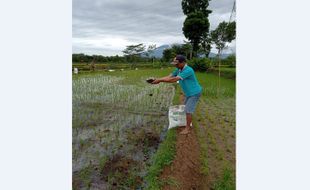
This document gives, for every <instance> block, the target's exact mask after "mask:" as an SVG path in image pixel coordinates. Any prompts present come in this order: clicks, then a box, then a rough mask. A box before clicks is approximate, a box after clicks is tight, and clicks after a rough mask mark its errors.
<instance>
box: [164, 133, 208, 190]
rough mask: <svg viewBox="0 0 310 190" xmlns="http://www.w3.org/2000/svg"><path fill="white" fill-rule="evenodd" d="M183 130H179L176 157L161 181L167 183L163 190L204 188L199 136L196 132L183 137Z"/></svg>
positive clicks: (196, 189) (166, 169)
mask: <svg viewBox="0 0 310 190" xmlns="http://www.w3.org/2000/svg"><path fill="white" fill-rule="evenodd" d="M182 129H183V128H179V129H177V133H178V134H177V143H176V149H177V153H176V157H175V159H174V160H173V162H172V164H171V165H170V166H169V167H166V168H165V169H164V171H163V173H162V175H161V179H163V181H165V182H166V185H165V186H164V187H163V190H173V189H178V190H183V189H184V190H194V189H195V190H199V189H202V187H203V184H202V183H203V182H202V181H203V179H204V176H203V175H202V174H201V172H200V160H199V156H200V146H199V143H198V141H197V136H196V134H195V132H194V130H192V131H191V133H190V134H188V135H181V134H179V133H180V131H182ZM167 183H168V184H167ZM169 184H170V185H169Z"/></svg>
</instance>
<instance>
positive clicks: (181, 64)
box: [152, 55, 202, 134]
mask: <svg viewBox="0 0 310 190" xmlns="http://www.w3.org/2000/svg"><path fill="white" fill-rule="evenodd" d="M171 64H173V65H174V66H175V67H176V69H175V70H174V71H173V72H172V73H171V74H170V75H169V76H166V77H163V78H159V79H156V80H155V81H153V82H152V84H159V83H160V82H168V83H173V82H177V81H179V84H180V85H181V88H182V90H183V92H184V94H185V97H186V99H185V112H186V127H185V129H183V130H182V131H181V133H180V134H188V133H189V132H190V128H191V123H192V114H193V113H194V111H195V108H196V105H197V102H198V100H199V98H200V96H201V92H202V88H201V86H200V84H199V82H198V80H197V78H196V76H195V72H194V70H193V69H192V68H191V67H190V66H188V65H187V64H186V58H185V57H184V56H183V55H177V56H176V57H175V58H174V60H173V62H172V63H171Z"/></svg>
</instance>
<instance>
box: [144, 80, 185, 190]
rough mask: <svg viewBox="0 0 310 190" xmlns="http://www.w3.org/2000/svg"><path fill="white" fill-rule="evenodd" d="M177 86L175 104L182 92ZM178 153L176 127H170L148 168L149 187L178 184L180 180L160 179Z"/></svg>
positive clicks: (151, 188)
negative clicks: (162, 172)
mask: <svg viewBox="0 0 310 190" xmlns="http://www.w3.org/2000/svg"><path fill="white" fill-rule="evenodd" d="M173 85H174V86H175V89H176V90H175V96H174V98H173V104H174V105H177V104H179V101H180V100H179V97H180V96H179V95H180V93H181V90H180V87H179V86H177V84H173ZM175 154H176V129H170V130H168V132H167V136H166V138H165V140H164V141H163V142H162V143H161V144H160V146H159V148H158V150H157V152H156V153H155V155H154V156H153V158H152V164H151V166H150V167H149V169H148V174H147V176H146V182H147V184H148V186H147V189H149V190H157V189H160V188H161V187H162V186H163V185H165V184H174V185H177V186H178V182H176V181H175V180H174V179H170V180H168V181H167V179H166V181H165V180H164V181H163V180H161V179H159V175H160V173H161V171H162V170H163V169H164V167H165V166H168V165H170V164H171V162H172V161H173V159H174V157H175Z"/></svg>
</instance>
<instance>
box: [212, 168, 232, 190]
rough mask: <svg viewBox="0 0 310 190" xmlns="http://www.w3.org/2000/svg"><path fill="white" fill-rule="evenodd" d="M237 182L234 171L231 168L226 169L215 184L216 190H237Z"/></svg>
mask: <svg viewBox="0 0 310 190" xmlns="http://www.w3.org/2000/svg"><path fill="white" fill-rule="evenodd" d="M235 188H236V187H235V180H234V177H233V171H232V170H231V169H229V168H225V169H224V171H223V174H222V176H221V178H220V179H219V180H218V181H216V182H215V184H214V188H213V189H214V190H235Z"/></svg>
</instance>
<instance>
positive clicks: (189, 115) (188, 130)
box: [180, 113, 192, 135]
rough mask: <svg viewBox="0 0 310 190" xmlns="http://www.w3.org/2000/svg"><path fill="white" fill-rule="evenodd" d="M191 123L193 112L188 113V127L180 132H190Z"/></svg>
mask: <svg viewBox="0 0 310 190" xmlns="http://www.w3.org/2000/svg"><path fill="white" fill-rule="evenodd" d="M191 123H192V114H190V113H186V127H185V129H183V131H181V133H180V134H182V135H186V134H188V133H189V132H190V127H191Z"/></svg>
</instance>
